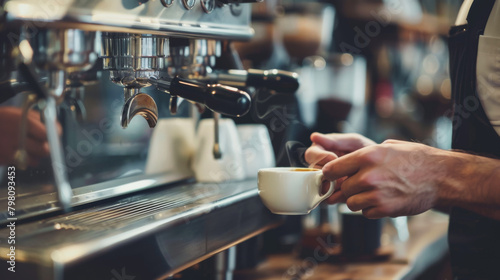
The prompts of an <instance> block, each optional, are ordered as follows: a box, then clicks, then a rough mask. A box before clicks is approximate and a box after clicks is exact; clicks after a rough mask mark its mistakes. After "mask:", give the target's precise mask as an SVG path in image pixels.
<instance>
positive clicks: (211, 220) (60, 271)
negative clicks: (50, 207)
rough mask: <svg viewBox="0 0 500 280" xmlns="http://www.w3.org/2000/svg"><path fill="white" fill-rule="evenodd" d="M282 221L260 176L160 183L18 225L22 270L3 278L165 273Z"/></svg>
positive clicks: (4, 248)
mask: <svg viewBox="0 0 500 280" xmlns="http://www.w3.org/2000/svg"><path fill="white" fill-rule="evenodd" d="M282 221H283V219H282V217H281V216H277V215H273V214H271V213H270V212H269V211H268V210H267V209H266V208H265V207H264V205H263V204H262V203H261V201H260V198H259V197H258V191H257V182H256V181H255V180H251V181H243V182H229V183H219V184H200V183H196V184H189V185H182V186H177V187H170V188H166V189H159V190H157V191H154V192H148V193H143V194H137V195H134V196H130V197H127V198H124V199H121V200H119V201H114V202H113V203H109V202H108V204H102V205H99V206H95V207H93V208H91V209H84V210H78V211H74V212H71V213H67V214H64V215H61V216H57V217H53V218H48V219H45V220H41V221H37V222H32V223H29V224H24V225H19V226H18V227H17V228H16V244H15V245H16V272H15V273H12V272H9V271H7V269H4V270H2V271H0V279H41V280H45V279H58V280H59V279H71V280H75V279H76V280H77V279H106V280H109V279H113V278H116V277H119V278H120V277H122V278H123V277H125V276H129V278H130V277H135V278H134V279H157V278H160V279H161V278H165V277H167V276H168V275H170V274H172V273H175V272H178V271H180V270H182V269H185V268H187V267H189V266H190V265H193V264H195V263H197V262H199V261H201V260H203V259H206V258H208V257H210V256H211V255H213V254H215V253H217V252H220V251H221V250H224V249H226V248H229V247H231V246H233V245H235V244H237V243H239V242H242V241H244V240H246V239H248V238H250V237H252V236H255V235H257V234H259V233H261V232H263V231H265V230H267V229H269V228H271V227H274V226H276V225H278V224H279V223H280V222H282ZM8 234H9V232H8V231H7V229H3V230H1V231H0V237H1V238H2V239H3V238H4V237H6V236H8ZM8 247H9V245H8V244H6V242H1V243H0V258H5V257H6V256H7V254H8V253H9V251H8ZM4 261H5V260H4ZM7 273H9V274H7ZM4 274H6V275H5V276H8V277H7V278H5V277H4V276H2V275H4ZM12 277H14V278H12ZM129 278H127V279H129Z"/></svg>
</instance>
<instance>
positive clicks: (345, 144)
mask: <svg viewBox="0 0 500 280" xmlns="http://www.w3.org/2000/svg"><path fill="white" fill-rule="evenodd" d="M311 141H312V142H313V144H312V145H311V147H309V149H307V151H306V153H305V159H306V161H307V162H308V163H309V164H310V167H312V168H319V169H321V168H323V166H324V165H325V164H327V163H328V162H330V161H332V160H335V159H336V158H338V157H341V156H343V155H345V154H348V153H351V152H353V151H356V150H358V149H361V148H363V147H366V146H371V145H375V144H376V143H375V142H373V141H372V140H370V139H368V138H366V137H364V136H362V135H360V134H356V133H330V134H321V133H316V132H315V133H313V134H311ZM344 179H345V177H343V178H338V179H337V182H336V184H335V192H334V193H333V194H332V195H331V196H330V197H329V198H327V199H326V201H327V202H328V203H331V204H333V203H338V202H345V201H346V197H345V196H344V195H343V194H342V192H340V191H339V190H340V189H341V186H342V182H343V181H344ZM328 188H329V184H324V185H323V192H327V191H328Z"/></svg>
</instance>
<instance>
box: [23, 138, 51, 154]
mask: <svg viewBox="0 0 500 280" xmlns="http://www.w3.org/2000/svg"><path fill="white" fill-rule="evenodd" d="M26 151H27V152H28V154H29V155H30V156H35V157H46V156H48V155H49V143H48V142H42V141H37V140H35V139H33V138H29V137H28V138H27V139H26Z"/></svg>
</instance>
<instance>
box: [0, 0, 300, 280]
mask: <svg viewBox="0 0 500 280" xmlns="http://www.w3.org/2000/svg"><path fill="white" fill-rule="evenodd" d="M251 2H259V1H255V0H242V1H240V0H237V1H219V0H86V1H75V0H49V1H39V0H4V1H1V0H0V5H1V7H0V66H1V67H0V121H2V122H3V124H12V125H3V126H1V127H2V128H3V129H4V131H1V132H0V137H1V140H2V141H3V142H2V143H12V148H7V149H5V147H3V148H4V149H3V150H2V151H1V152H2V153H1V154H0V155H2V157H1V158H0V160H2V161H0V184H1V185H2V186H7V185H8V186H10V187H11V188H12V190H11V192H8V191H2V192H0V225H2V228H1V229H0V260H2V262H4V261H5V260H7V261H9V258H10V257H9V255H8V254H10V251H11V249H10V247H9V245H8V244H7V241H4V238H7V237H8V236H9V234H10V229H9V228H8V227H6V225H9V224H11V223H17V224H16V229H15V231H16V234H17V235H16V242H17V243H16V248H15V250H16V254H17V255H16V257H13V258H14V259H16V263H17V264H16V265H17V269H18V270H19V271H20V273H18V274H16V277H18V278H13V279H112V278H113V277H115V278H116V277H117V276H116V275H117V273H119V272H123V268H122V266H123V265H125V266H126V269H127V270H129V269H132V265H131V263H134V262H136V263H137V262H141V263H143V264H144V266H143V267H141V269H140V271H135V272H133V273H134V275H135V276H137V279H139V278H141V279H163V278H167V277H169V276H170V275H171V274H172V273H175V272H178V271H181V270H182V269H185V268H186V267H188V266H189V265H192V264H195V263H197V262H199V261H201V260H203V259H206V258H208V257H210V256H212V255H214V254H216V253H218V252H221V251H222V250H225V249H227V248H229V247H231V246H233V245H235V244H237V243H239V242H242V241H243V240H246V239H248V238H250V237H252V236H255V235H257V234H259V233H261V232H263V231H265V230H267V229H269V228H270V227H272V226H276V225H277V224H278V223H279V222H281V221H282V219H281V218H279V217H276V216H274V215H272V214H271V213H270V212H269V211H268V210H267V209H265V207H264V206H263V205H262V203H261V202H260V200H259V199H258V190H257V182H256V181H255V180H254V179H246V180H244V181H238V182H236V181H224V182H218V183H214V184H209V183H201V182H196V181H195V179H194V174H193V170H192V167H191V159H192V157H193V154H194V153H195V148H196V147H194V145H195V144H194V140H195V139H194V138H196V134H195V131H196V126H197V123H198V122H199V121H200V118H201V117H202V113H203V112H206V113H209V114H210V115H211V116H213V120H210V121H213V125H214V126H213V128H214V129H213V131H214V133H212V134H211V135H210V137H213V138H212V139H213V140H214V144H213V157H214V159H215V160H218V159H220V158H221V157H224V155H225V151H224V149H221V148H220V146H221V145H219V144H220V143H219V139H224V138H222V137H220V136H221V135H220V132H219V119H220V118H223V117H231V118H239V117H241V116H244V115H245V114H247V113H248V112H249V111H250V110H251V104H252V98H253V96H252V94H251V92H249V89H248V88H249V87H254V88H258V87H267V88H269V89H270V90H272V91H276V92H277V93H278V92H280V91H283V90H285V91H287V92H293V91H295V90H296V89H297V87H298V83H297V75H296V74H295V73H290V72H284V71H278V70H264V71H263V70H255V69H249V70H243V69H241V68H239V67H238V65H241V61H238V60H239V57H238V55H237V54H236V52H235V51H234V49H233V48H232V45H231V42H232V41H234V40H247V39H250V38H251V37H252V36H253V29H252V28H251V27H250V17H251V4H250V3H251ZM36 128H38V132H37V130H36ZM34 129H35V130H34ZM40 131H41V132H40ZM221 131H223V129H221ZM9 147H10V146H9ZM211 150H212V149H211ZM3 155H6V156H5V158H3ZM12 169H15V173H12V174H14V175H9V174H11V173H9V172H11V170H12ZM9 182H10V183H9ZM9 190H10V189H9ZM8 206H9V207H11V208H9V207H8ZM193 242H194V243H193ZM192 244H199V246H193V245H192ZM144 248H149V249H151V250H153V249H152V248H156V249H154V250H156V251H155V252H154V253H153V252H152V251H151V254H150V255H149V257H147V258H145V257H143V256H142V255H144V254H142V253H141V251H144V250H145V249H144ZM200 248H202V249H203V250H200ZM6 258H7V259H6ZM89 267H92V268H95V269H94V270H89V269H88V268H89ZM5 272H7V273H9V272H8V271H7V270H6V269H4V270H1V271H0V279H11V278H10V277H11V276H12V275H11V274H5ZM4 275H5V276H7V278H5V277H4Z"/></svg>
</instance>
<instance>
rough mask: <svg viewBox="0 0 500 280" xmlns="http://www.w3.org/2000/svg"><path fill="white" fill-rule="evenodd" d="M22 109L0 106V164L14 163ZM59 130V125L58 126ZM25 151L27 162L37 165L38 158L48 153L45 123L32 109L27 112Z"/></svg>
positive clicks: (18, 142) (17, 147)
mask: <svg viewBox="0 0 500 280" xmlns="http://www.w3.org/2000/svg"><path fill="white" fill-rule="evenodd" d="M21 118H22V109H21V108H17V107H11V106H6V107H0V120H2V121H1V122H0V131H1V132H0V165H9V164H14V163H15V159H14V157H15V153H16V151H17V150H18V149H19V145H20V139H19V132H20V131H19V129H20V127H21ZM58 129H59V130H60V127H58ZM25 148H26V152H27V153H28V164H29V165H30V166H37V165H38V163H39V161H40V159H42V158H44V157H47V156H48V155H49V143H48V140H47V131H46V128H45V124H43V123H42V121H41V119H40V113H39V112H37V111H34V110H30V111H29V112H28V123H27V135H26V147H25Z"/></svg>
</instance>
